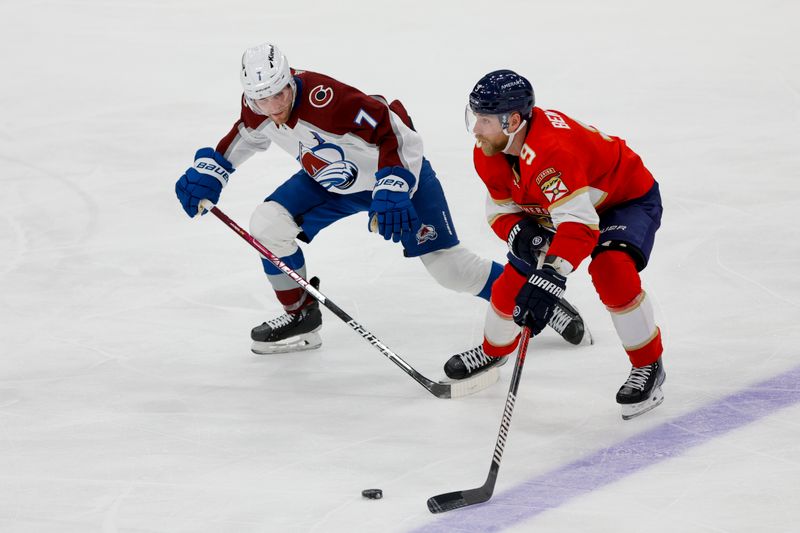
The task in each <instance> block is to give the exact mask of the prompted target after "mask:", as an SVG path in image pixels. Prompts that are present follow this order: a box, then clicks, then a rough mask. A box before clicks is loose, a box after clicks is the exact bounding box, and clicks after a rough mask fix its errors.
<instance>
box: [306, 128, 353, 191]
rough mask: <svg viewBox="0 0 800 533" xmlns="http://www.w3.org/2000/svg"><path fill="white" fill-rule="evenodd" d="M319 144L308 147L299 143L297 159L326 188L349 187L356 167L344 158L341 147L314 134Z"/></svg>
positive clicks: (340, 188) (343, 188) (341, 188)
mask: <svg viewBox="0 0 800 533" xmlns="http://www.w3.org/2000/svg"><path fill="white" fill-rule="evenodd" d="M314 137H315V138H316V139H317V141H318V142H319V144H318V145H317V146H314V147H312V148H309V147H307V146H305V145H303V143H300V154H299V155H298V156H297V160H298V161H299V162H300V165H301V166H302V167H303V170H305V171H306V172H307V173H308V175H309V176H311V177H312V178H314V180H315V181H316V182H317V183H319V184H320V185H322V186H323V187H325V188H326V189H331V188H334V189H339V190H345V189H349V188H350V187H351V186H352V185H353V183H355V182H356V178H357V177H358V167H357V166H356V165H355V163H353V162H352V161H348V160H347V159H345V155H344V150H342V149H341V147H339V146H337V145H335V144H333V143H329V142H325V141H324V140H323V139H322V137H320V136H319V135H318V134H314Z"/></svg>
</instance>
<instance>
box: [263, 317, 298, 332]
mask: <svg viewBox="0 0 800 533" xmlns="http://www.w3.org/2000/svg"><path fill="white" fill-rule="evenodd" d="M294 319H295V315H290V314H289V313H285V314H283V315H281V316H279V317H277V318H273V319H272V320H268V321H267V326H269V327H270V328H271V329H272V330H273V331H274V330H276V329H280V328H283V327H286V326H288V325H289V324H291V323H292V322H294Z"/></svg>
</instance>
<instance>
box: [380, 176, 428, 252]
mask: <svg viewBox="0 0 800 533" xmlns="http://www.w3.org/2000/svg"><path fill="white" fill-rule="evenodd" d="M375 178H376V179H377V182H376V183H375V189H373V191H372V204H371V205H370V206H369V220H370V225H372V221H373V219H375V218H377V222H378V233H380V234H381V235H383V238H384V239H386V240H389V239H392V240H393V241H394V242H400V237H401V236H402V234H403V232H404V231H405V232H414V231H416V230H417V229H418V228H419V217H418V216H417V211H416V210H415V209H414V205H413V204H412V203H411V196H410V191H411V189H412V188H413V187H414V185H415V184H416V182H417V179H416V178H415V177H414V175H413V174H412V173H411V172H409V171H408V170H406V169H405V168H403V167H386V168H382V169H380V170H379V171H378V172H377V173H376V174H375Z"/></svg>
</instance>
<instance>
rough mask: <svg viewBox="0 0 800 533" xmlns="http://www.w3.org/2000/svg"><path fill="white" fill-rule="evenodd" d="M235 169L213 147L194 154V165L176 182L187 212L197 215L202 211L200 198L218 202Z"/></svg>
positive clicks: (177, 192) (176, 191)
mask: <svg viewBox="0 0 800 533" xmlns="http://www.w3.org/2000/svg"><path fill="white" fill-rule="evenodd" d="M233 171H234V168H233V165H232V164H231V163H230V162H229V161H228V160H227V159H225V158H224V157H223V156H222V155H221V154H219V153H217V152H216V151H214V149H213V148H200V149H199V150H198V151H197V153H196V154H195V156H194V166H193V167H191V168H189V169H187V170H186V173H185V174H184V175H183V176H181V177H180V179H179V180H178V182H177V183H176V184H175V194H176V195H177V196H178V200H180V202H181V205H182V206H183V210H184V211H186V214H187V215H189V216H190V217H193V216H195V215H196V214H197V212H198V211H200V200H203V199H206V200H208V201H210V202H211V203H213V204H215V203H217V202H218V201H219V194H220V193H221V192H222V188H223V187H225V185H227V184H228V178H229V177H230V175H231V173H233ZM202 214H203V215H205V211H203V213H202Z"/></svg>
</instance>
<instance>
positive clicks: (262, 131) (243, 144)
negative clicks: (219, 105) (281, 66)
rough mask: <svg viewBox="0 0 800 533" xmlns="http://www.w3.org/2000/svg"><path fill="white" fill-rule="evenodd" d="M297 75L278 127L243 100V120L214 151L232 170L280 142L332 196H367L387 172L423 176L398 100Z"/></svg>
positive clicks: (417, 146) (416, 142)
mask: <svg viewBox="0 0 800 533" xmlns="http://www.w3.org/2000/svg"><path fill="white" fill-rule="evenodd" d="M293 75H294V80H295V83H296V84H297V93H296V95H295V100H294V107H293V108H292V113H291V116H290V117H289V120H288V122H287V123H286V124H283V125H281V126H276V125H275V123H274V122H272V120H270V119H269V118H267V117H266V116H264V115H261V114H259V113H257V112H255V111H254V110H252V109H251V108H250V107H249V106H248V105H247V102H246V101H245V99H244V96H243V97H242V112H241V117H240V118H239V120H238V121H236V123H235V124H234V126H233V128H232V129H231V131H230V132H229V133H228V134H227V135H226V136H225V137H224V138H223V139H222V140H221V141H220V142H219V144H218V145H217V148H216V150H217V152H219V153H221V154H222V155H223V156H225V158H226V159H227V160H228V161H230V162H231V163H232V164H233V166H234V168H237V167H238V166H239V165H240V164H242V163H243V162H244V161H246V160H247V159H248V158H250V156H252V155H253V154H254V153H256V152H260V151H264V150H266V149H267V148H269V147H270V145H271V144H272V143H275V144H277V145H278V146H280V147H281V148H282V149H283V150H285V151H286V152H288V153H289V154H291V155H292V156H293V157H295V158H296V159H297V161H298V162H299V163H300V166H301V167H302V168H303V169H304V170H305V171H306V172H307V173H308V175H309V176H311V177H312V178H313V179H314V180H316V181H317V182H318V183H319V184H320V185H322V186H323V187H325V189H327V190H328V191H330V192H332V193H337V194H353V193H357V192H362V191H370V190H372V188H373V187H374V185H375V173H376V172H377V171H378V170H379V169H383V168H385V167H394V166H400V167H403V168H405V169H407V170H409V171H410V172H411V173H412V174H414V176H416V177H417V178H419V172H420V169H421V167H422V157H423V148H422V139H421V137H420V136H419V134H418V133H417V132H416V131H414V129H413V125H412V123H411V119H410V118H409V116H408V113H407V112H406V110H405V108H404V107H403V105H402V104H401V103H400V102H399V101H397V100H395V101H393V102H392V103H391V104H387V102H386V100H384V99H383V98H382V97H379V96H368V95H366V94H364V93H362V92H361V91H359V90H358V89H355V88H353V87H350V86H348V85H345V84H344V83H341V82H339V81H337V80H335V79H333V78H331V77H328V76H325V75H323V74H318V73H315V72H308V71H293ZM418 181H419V180H417V182H418ZM415 189H416V184H414V187H413V188H412V190H411V192H412V194H413V192H414V190H415Z"/></svg>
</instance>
